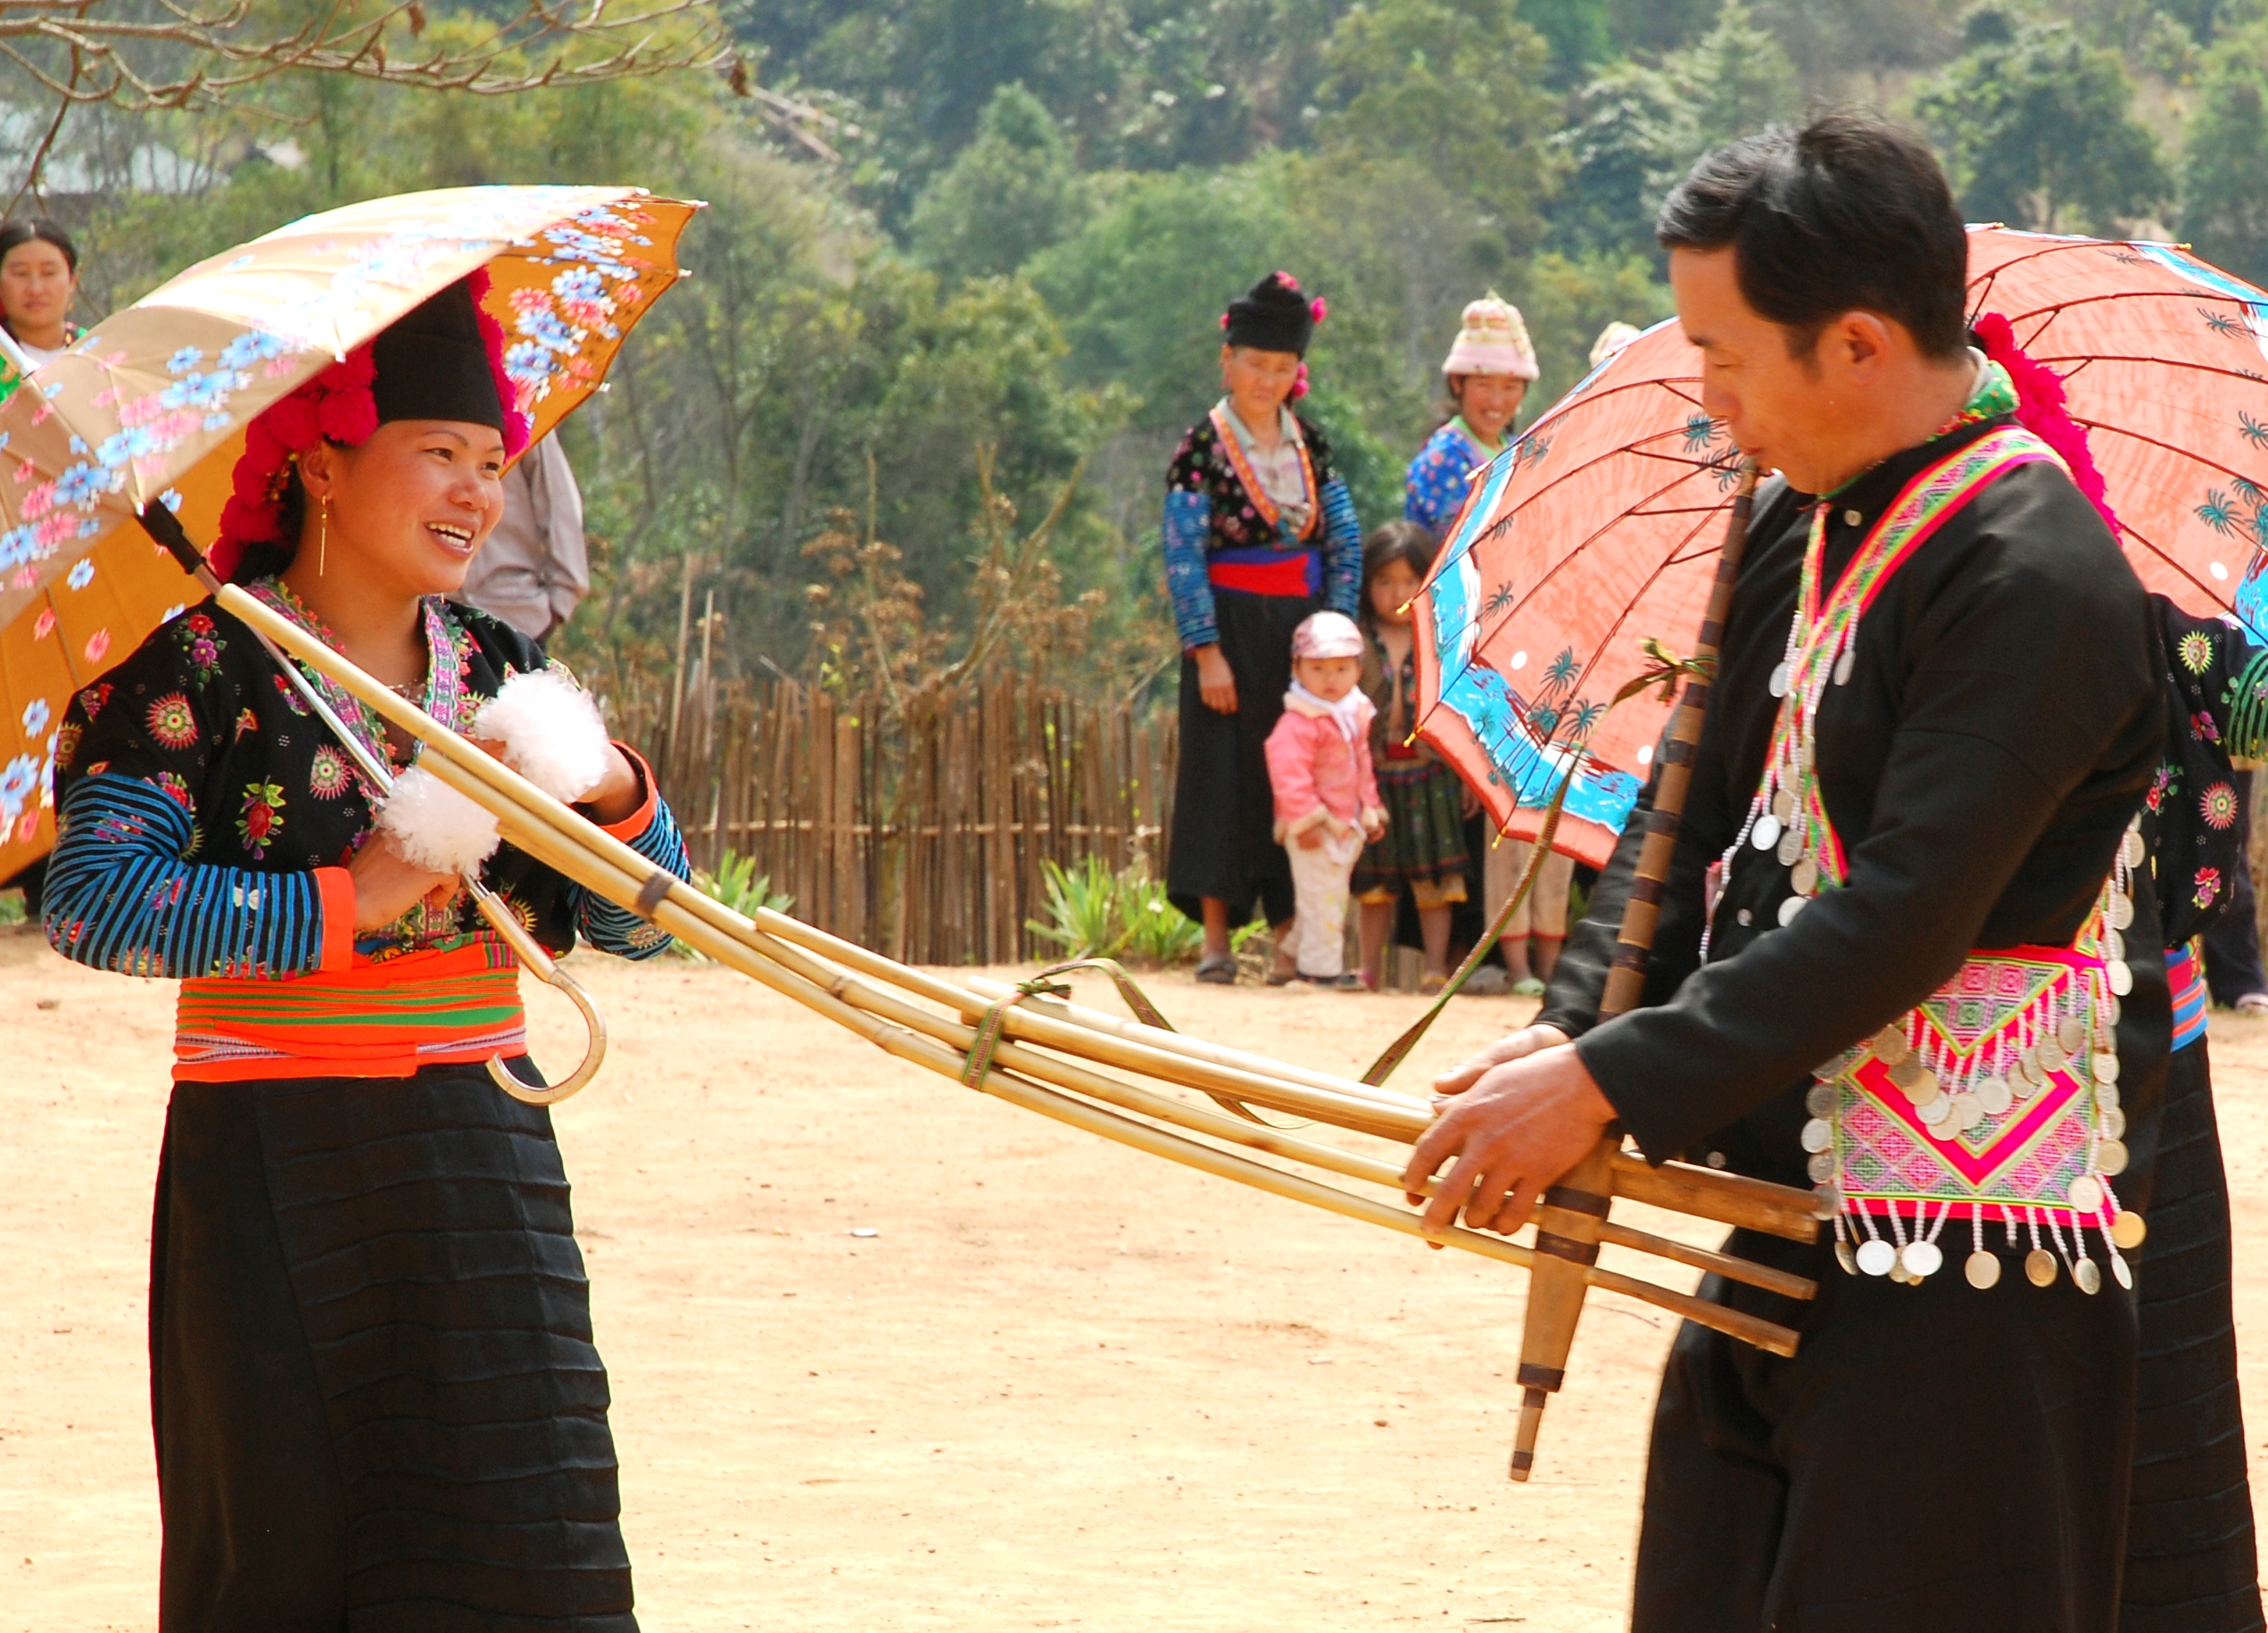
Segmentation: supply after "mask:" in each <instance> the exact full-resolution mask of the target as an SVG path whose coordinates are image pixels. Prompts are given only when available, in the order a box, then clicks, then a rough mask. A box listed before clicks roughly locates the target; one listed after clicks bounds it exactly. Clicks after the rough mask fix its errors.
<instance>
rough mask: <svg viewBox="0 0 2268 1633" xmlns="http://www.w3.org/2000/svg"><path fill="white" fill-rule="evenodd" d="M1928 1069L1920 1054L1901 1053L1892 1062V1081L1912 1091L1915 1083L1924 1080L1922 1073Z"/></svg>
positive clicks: (1901, 1087)
mask: <svg viewBox="0 0 2268 1633" xmlns="http://www.w3.org/2000/svg"><path fill="white" fill-rule="evenodd" d="M1928 1070H1929V1068H1928V1067H1927V1066H1925V1065H1923V1064H1922V1057H1920V1056H1919V1055H1900V1057H1898V1058H1897V1059H1896V1060H1893V1061H1891V1063H1890V1074H1889V1075H1890V1081H1891V1082H1893V1083H1896V1084H1897V1085H1898V1086H1899V1087H1900V1089H1903V1090H1907V1091H1908V1092H1909V1093H1910V1092H1911V1091H1912V1090H1913V1087H1914V1085H1915V1084H1916V1083H1918V1082H1921V1081H1922V1073H1924V1072H1926V1071H1928Z"/></svg>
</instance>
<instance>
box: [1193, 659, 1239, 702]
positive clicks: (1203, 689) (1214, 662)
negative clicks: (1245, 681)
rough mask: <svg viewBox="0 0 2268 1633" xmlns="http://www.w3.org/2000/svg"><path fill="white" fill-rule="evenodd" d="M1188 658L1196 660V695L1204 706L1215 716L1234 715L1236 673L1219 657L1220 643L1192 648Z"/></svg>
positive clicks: (1225, 660)
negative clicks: (1202, 701)
mask: <svg viewBox="0 0 2268 1633" xmlns="http://www.w3.org/2000/svg"><path fill="white" fill-rule="evenodd" d="M1189 656H1190V657H1192V658H1194V659H1196V660H1197V695H1198V696H1199V697H1201V698H1203V699H1204V706H1205V707H1206V708H1207V709H1211V710H1213V713H1215V714H1217V715H1233V714H1235V713H1236V712H1237V672H1236V671H1235V670H1234V669H1231V668H1230V667H1229V660H1228V659H1226V658H1224V657H1222V656H1221V646H1220V643H1219V642H1214V643H1213V645H1211V646H1200V647H1195V648H1192V649H1191V651H1190V652H1189Z"/></svg>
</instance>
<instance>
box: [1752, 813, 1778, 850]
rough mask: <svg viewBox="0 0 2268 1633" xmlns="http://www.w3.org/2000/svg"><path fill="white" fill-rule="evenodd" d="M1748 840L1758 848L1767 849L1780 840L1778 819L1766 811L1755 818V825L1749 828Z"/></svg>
mask: <svg viewBox="0 0 2268 1633" xmlns="http://www.w3.org/2000/svg"><path fill="white" fill-rule="evenodd" d="M1748 842H1749V843H1750V844H1751V845H1754V846H1755V847H1756V848H1757V849H1758V850H1771V849H1772V847H1773V846H1775V845H1776V844H1778V843H1779V842H1780V819H1779V818H1778V817H1777V816H1774V815H1772V813H1771V812H1769V811H1767V812H1765V813H1764V815H1763V816H1759V817H1758V818H1757V819H1756V826H1755V827H1753V828H1751V829H1750V830H1749V836H1748Z"/></svg>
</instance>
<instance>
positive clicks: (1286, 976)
mask: <svg viewBox="0 0 2268 1633" xmlns="http://www.w3.org/2000/svg"><path fill="white" fill-rule="evenodd" d="M1261 979H1262V981H1263V982H1266V983H1267V984H1268V985H1270V986H1271V987H1287V986H1289V985H1291V983H1292V982H1295V981H1304V980H1305V979H1306V977H1305V976H1304V975H1302V974H1300V973H1299V966H1297V965H1294V966H1292V967H1291V968H1289V969H1286V968H1285V967H1284V966H1282V965H1280V964H1271V965H1270V966H1268V974H1265V975H1263V976H1262V977H1261Z"/></svg>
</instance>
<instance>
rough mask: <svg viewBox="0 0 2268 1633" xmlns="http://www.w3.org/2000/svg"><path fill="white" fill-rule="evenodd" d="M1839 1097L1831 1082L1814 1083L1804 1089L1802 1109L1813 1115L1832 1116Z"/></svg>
mask: <svg viewBox="0 0 2268 1633" xmlns="http://www.w3.org/2000/svg"><path fill="white" fill-rule="evenodd" d="M1839 1098H1841V1097H1840V1096H1839V1095H1838V1094H1837V1093H1836V1090H1835V1086H1834V1085H1833V1083H1814V1084H1812V1085H1811V1087H1810V1088H1809V1089H1808V1090H1805V1091H1804V1095H1803V1109H1804V1110H1806V1111H1808V1112H1809V1113H1810V1114H1811V1115H1813V1116H1815V1117H1832V1116H1833V1115H1835V1104H1836V1101H1837V1100H1838V1099H1839Z"/></svg>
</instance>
